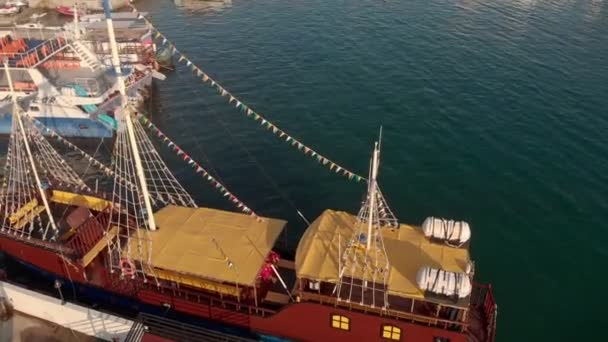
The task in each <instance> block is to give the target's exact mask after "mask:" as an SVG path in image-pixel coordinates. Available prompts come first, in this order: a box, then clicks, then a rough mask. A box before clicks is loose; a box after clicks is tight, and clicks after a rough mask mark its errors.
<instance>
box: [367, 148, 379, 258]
mask: <svg viewBox="0 0 608 342" xmlns="http://www.w3.org/2000/svg"><path fill="white" fill-rule="evenodd" d="M379 158H380V147H379V145H378V142H375V143H374V152H373V153H372V161H371V170H370V178H369V185H368V190H367V195H368V196H369V217H368V220H367V245H366V249H367V250H368V251H369V250H370V248H371V245H372V229H373V225H374V210H375V209H376V177H378V160H379Z"/></svg>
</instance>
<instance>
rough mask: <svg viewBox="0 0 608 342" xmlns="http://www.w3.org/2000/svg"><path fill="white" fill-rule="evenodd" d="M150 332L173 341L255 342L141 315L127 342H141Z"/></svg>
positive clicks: (165, 319) (162, 318)
mask: <svg viewBox="0 0 608 342" xmlns="http://www.w3.org/2000/svg"><path fill="white" fill-rule="evenodd" d="M145 332H149V333H151V334H153V335H155V336H159V337H162V338H168V339H171V340H172V341H225V342H253V341H255V340H251V339H248V338H243V337H238V336H234V335H229V334H226V333H222V332H219V331H215V330H210V329H207V328H203V327H199V326H194V325H190V324H187V323H183V322H179V321H174V320H171V319H168V318H165V317H159V316H153V315H149V314H145V313H140V314H139V315H138V317H137V320H136V323H135V324H134V325H133V328H132V329H131V331H130V332H129V334H128V335H127V338H126V339H125V342H139V341H140V339H137V336H143V335H144V334H145ZM131 336H132V337H131Z"/></svg>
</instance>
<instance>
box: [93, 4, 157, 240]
mask: <svg viewBox="0 0 608 342" xmlns="http://www.w3.org/2000/svg"><path fill="white" fill-rule="evenodd" d="M103 9H104V12H105V14H106V23H107V25H108V38H109V39H110V48H111V50H112V64H113V65H114V71H115V72H116V78H117V81H118V84H119V91H120V95H121V101H122V103H121V108H123V109H125V108H126V103H125V100H126V93H127V92H126V88H125V83H124V79H123V77H122V70H121V69H120V59H119V57H118V47H117V45H116V36H114V24H113V23H112V11H111V9H110V3H109V0H103ZM123 115H124V117H125V121H126V123H127V134H128V135H129V142H130V145H131V148H132V150H133V151H132V152H133V158H134V159H135V170H136V172H137V177H138V178H139V183H140V185H141V191H142V195H143V197H144V198H143V199H144V204H145V206H146V212H147V216H148V227H149V229H150V230H156V222H155V221H154V213H153V212H152V204H151V203H150V193H149V192H148V185H147V182H146V176H145V174H144V168H143V166H142V163H141V157H140V154H139V148H138V147H137V140H136V139H135V132H134V128H133V122H132V121H131V113H130V112H129V111H128V110H126V112H124V114H123Z"/></svg>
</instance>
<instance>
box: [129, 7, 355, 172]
mask: <svg viewBox="0 0 608 342" xmlns="http://www.w3.org/2000/svg"><path fill="white" fill-rule="evenodd" d="M129 6H130V7H131V9H132V12H133V13H137V18H138V19H140V20H144V21H145V22H146V24H147V25H148V26H149V28H150V30H152V31H154V32H156V34H155V35H154V38H155V39H160V38H162V44H163V46H164V45H167V44H169V46H170V49H171V52H172V54H173V55H179V58H178V63H181V62H184V61H185V62H186V66H187V67H189V68H191V69H192V71H193V73H194V74H195V75H196V76H197V77H200V78H202V80H203V83H205V84H209V85H210V86H211V87H213V88H215V89H216V90H217V91H218V93H219V94H220V95H221V96H222V97H227V98H228V103H229V104H232V103H233V102H234V106H235V108H237V109H239V110H240V111H241V112H243V113H245V114H246V115H247V117H250V118H253V120H255V121H259V122H260V125H261V126H264V127H266V128H267V130H269V131H271V132H272V133H273V134H274V135H276V136H277V137H279V139H281V140H283V141H285V142H286V143H288V144H290V145H291V146H293V147H295V148H297V149H298V150H300V151H303V152H304V154H305V155H307V156H310V157H311V158H314V159H315V160H316V161H317V162H318V163H320V164H321V165H324V166H327V167H329V170H330V171H333V172H335V173H337V174H339V175H342V176H344V177H347V178H348V179H350V180H355V181H357V182H360V181H362V180H367V179H366V178H365V177H362V176H360V175H358V174H356V173H354V172H352V171H350V170H348V169H346V168H344V167H343V166H340V165H339V164H337V163H335V162H334V161H332V160H330V159H329V158H327V157H325V156H324V155H322V154H319V153H318V152H317V151H315V150H314V149H312V148H310V147H309V146H307V145H305V144H303V143H302V142H301V141H299V140H297V139H296V138H294V137H292V136H290V135H289V134H287V133H286V132H285V131H284V130H282V129H280V128H278V127H277V126H276V125H275V124H273V123H272V122H270V121H268V120H267V119H266V118H265V117H264V116H262V115H260V114H259V113H257V112H255V111H254V110H253V109H251V107H250V106H248V105H246V104H244V103H243V102H242V101H241V100H239V99H238V98H237V97H236V96H234V95H233V94H232V93H230V92H229V91H227V90H226V89H225V88H224V87H222V86H221V85H220V84H219V83H218V82H217V81H215V80H214V79H213V78H211V77H210V76H209V75H208V74H207V73H205V72H204V71H203V70H202V69H201V68H200V67H198V66H197V65H196V64H194V63H193V62H192V61H191V60H190V59H189V58H188V57H186V56H185V55H184V54H183V53H181V52H180V51H179V50H178V49H177V48H176V47H175V44H173V43H172V42H171V41H169V40H168V39H167V37H166V36H165V35H164V34H162V33H161V32H160V31H158V29H157V28H156V27H154V25H152V23H151V22H150V21H149V20H148V19H146V18H145V17H144V15H142V14H141V13H139V11H138V10H137V9H136V8H135V7H134V6H133V5H132V4H129Z"/></svg>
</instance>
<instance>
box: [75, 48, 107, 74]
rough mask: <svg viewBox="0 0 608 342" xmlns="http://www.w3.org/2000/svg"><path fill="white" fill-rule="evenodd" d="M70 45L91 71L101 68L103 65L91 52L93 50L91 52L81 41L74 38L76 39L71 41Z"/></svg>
mask: <svg viewBox="0 0 608 342" xmlns="http://www.w3.org/2000/svg"><path fill="white" fill-rule="evenodd" d="M71 45H72V48H73V49H74V51H75V52H76V53H78V55H79V56H80V58H81V60H82V61H84V62H85V63H86V64H87V66H88V67H89V68H91V70H93V71H101V70H103V66H102V65H101V63H100V62H99V59H98V58H97V56H95V55H94V54H93V52H91V50H89V49H88V48H87V47H86V46H84V44H82V42H80V41H78V40H76V41H73V42H72V44H71Z"/></svg>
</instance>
